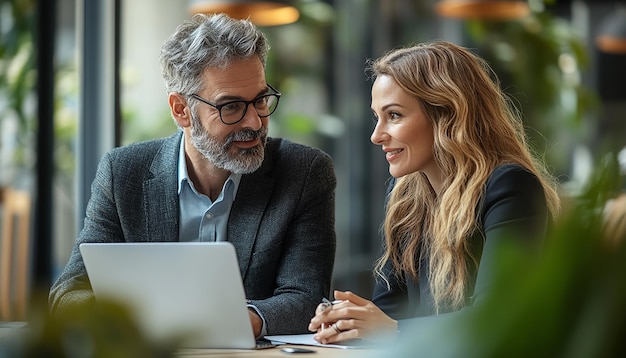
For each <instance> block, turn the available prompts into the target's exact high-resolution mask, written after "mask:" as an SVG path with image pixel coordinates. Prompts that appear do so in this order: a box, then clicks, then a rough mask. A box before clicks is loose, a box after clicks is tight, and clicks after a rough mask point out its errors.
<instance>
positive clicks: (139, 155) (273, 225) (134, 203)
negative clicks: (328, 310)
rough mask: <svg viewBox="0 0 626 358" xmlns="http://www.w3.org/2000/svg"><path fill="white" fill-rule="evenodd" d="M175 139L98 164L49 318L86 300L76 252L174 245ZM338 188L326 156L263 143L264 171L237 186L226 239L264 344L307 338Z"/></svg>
mask: <svg viewBox="0 0 626 358" xmlns="http://www.w3.org/2000/svg"><path fill="white" fill-rule="evenodd" d="M181 138H182V132H181V131H179V132H177V133H176V134H174V135H172V136H170V137H168V138H163V139H158V140H153V141H147V142H143V143H137V144H131V145H129V146H125V147H120V148H115V149H113V150H111V151H110V152H109V153H107V154H105V155H104V157H103V158H102V160H101V162H100V164H99V166H98V171H97V174H96V177H95V180H94V181H93V183H92V186H91V198H90V200H89V203H88V205H87V212H86V218H85V223H84V227H83V229H82V230H81V232H80V234H79V236H78V238H77V240H76V242H75V244H74V247H73V249H72V253H71V256H70V259H69V262H68V264H67V266H66V267H65V269H64V271H63V272H62V273H61V275H60V277H59V278H58V279H57V281H56V282H55V283H54V284H53V286H52V288H51V291H50V297H49V300H50V305H51V309H52V310H53V311H54V310H57V309H61V308H62V307H64V306H65V305H67V304H71V303H75V302H81V301H85V300H92V299H93V292H92V291H91V286H90V284H89V281H88V278H87V274H86V271H85V267H84V264H83V260H82V257H81V255H80V252H79V250H78V246H79V245H80V244H81V243H83V242H141V241H178V221H179V205H178V183H177V170H178V152H179V146H180V141H181ZM335 187H336V178H335V174H334V170H333V164H332V160H331V158H330V157H329V156H328V155H327V154H325V153H323V152H322V151H320V150H318V149H314V148H311V147H307V146H304V145H299V144H294V143H291V142H289V141H287V140H284V139H271V138H270V139H268V142H267V145H266V148H265V159H264V161H263V164H262V166H261V167H260V168H259V169H258V170H257V171H255V172H254V173H251V174H246V175H243V177H242V179H241V182H240V185H239V189H238V191H237V196H236V198H235V201H234V203H233V206H232V209H231V212H230V217H229V220H228V229H227V237H228V241H230V242H231V243H232V244H233V245H234V246H235V249H236V252H237V258H238V260H239V267H240V269H241V276H242V278H243V283H244V288H245V291H246V298H247V299H248V301H249V303H250V304H253V305H254V306H256V307H257V308H258V309H259V310H260V311H261V312H262V313H263V315H264V317H265V319H266V324H267V326H266V327H267V334H270V335H272V334H289V333H306V332H308V331H307V325H308V323H309V319H310V318H311V317H313V315H314V313H315V308H316V306H317V305H318V304H319V302H320V300H321V298H322V297H327V296H328V294H329V291H330V283H331V276H332V270H333V264H334V257H335V244H336V237H335V227H334V219H335V213H334V208H335ZM111 264H112V265H114V264H115V263H111Z"/></svg>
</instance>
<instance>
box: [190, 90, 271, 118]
mask: <svg viewBox="0 0 626 358" xmlns="http://www.w3.org/2000/svg"><path fill="white" fill-rule="evenodd" d="M267 86H268V87H269V88H270V89H271V90H272V91H274V93H269V94H264V95H262V96H259V97H257V98H255V99H253V100H252V101H243V100H241V101H230V102H226V103H222V104H216V103H211V102H209V101H207V100H206V99H204V98H202V97H200V96H198V95H197V94H195V93H194V94H192V95H191V97H193V98H195V99H197V100H198V101H200V102H203V103H206V104H208V105H209V106H211V107H213V108H215V109H217V111H218V112H219V113H220V120H221V121H222V123H224V124H235V123H237V122H239V121H241V120H242V119H243V117H244V116H245V115H246V113H247V112H248V106H249V105H250V104H252V105H253V106H254V109H255V110H256V113H257V114H258V115H259V117H261V118H265V117H269V116H270V115H271V114H272V113H274V111H275V110H276V107H278V100H279V99H280V96H282V93H280V92H278V91H277V90H276V89H275V88H274V87H272V86H271V85H270V84H268V85H267Z"/></svg>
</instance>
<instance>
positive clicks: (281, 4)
mask: <svg viewBox="0 0 626 358" xmlns="http://www.w3.org/2000/svg"><path fill="white" fill-rule="evenodd" d="M189 12H190V13H191V14H197V13H204V14H213V13H224V14H226V15H228V16H230V17H232V18H235V19H248V20H250V21H251V22H252V23H254V24H255V25H258V26H277V25H286V24H290V23H293V22H296V21H297V20H298V18H299V17H300V12H299V11H298V9H296V8H295V7H294V6H292V5H291V4H290V3H289V2H288V1H278V0H275V1H254V0H252V1H244V0H222V1H219V0H218V1H215V0H190V1H189Z"/></svg>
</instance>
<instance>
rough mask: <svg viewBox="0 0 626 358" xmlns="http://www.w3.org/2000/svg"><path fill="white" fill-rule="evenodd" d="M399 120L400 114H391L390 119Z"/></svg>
mask: <svg viewBox="0 0 626 358" xmlns="http://www.w3.org/2000/svg"><path fill="white" fill-rule="evenodd" d="M398 118H400V114H399V113H396V112H391V113H389V119H391V120H396V119H398Z"/></svg>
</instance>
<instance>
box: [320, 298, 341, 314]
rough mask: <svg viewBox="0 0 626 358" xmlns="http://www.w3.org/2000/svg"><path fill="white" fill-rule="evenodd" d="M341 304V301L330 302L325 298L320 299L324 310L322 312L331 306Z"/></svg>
mask: <svg viewBox="0 0 626 358" xmlns="http://www.w3.org/2000/svg"><path fill="white" fill-rule="evenodd" d="M341 302H342V301H341V300H334V301H331V300H329V299H328V298H326V297H324V298H322V305H323V306H324V309H323V310H322V312H324V311H326V310H327V309H329V308H330V307H332V306H333V305H336V304H338V303H341Z"/></svg>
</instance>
